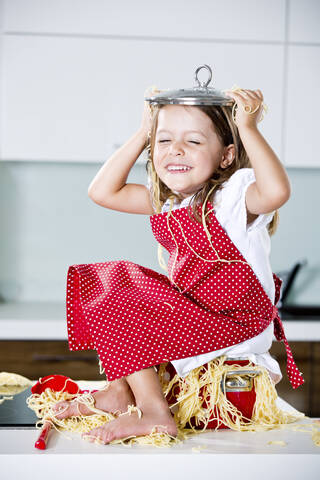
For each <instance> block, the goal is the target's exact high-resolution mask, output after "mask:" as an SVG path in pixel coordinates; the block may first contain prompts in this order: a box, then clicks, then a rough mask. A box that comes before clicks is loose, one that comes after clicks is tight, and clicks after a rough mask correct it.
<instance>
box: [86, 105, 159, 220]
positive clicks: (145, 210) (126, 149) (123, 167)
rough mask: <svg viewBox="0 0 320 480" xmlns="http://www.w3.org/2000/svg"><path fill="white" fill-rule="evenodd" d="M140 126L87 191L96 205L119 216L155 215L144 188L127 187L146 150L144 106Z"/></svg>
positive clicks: (133, 185)
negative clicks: (124, 214)
mask: <svg viewBox="0 0 320 480" xmlns="http://www.w3.org/2000/svg"><path fill="white" fill-rule="evenodd" d="M144 103H145V106H144V112H143V118H142V124H141V127H140V128H139V130H137V131H136V132H135V133H134V134H133V135H132V136H131V137H130V138H129V140H128V141H127V142H126V143H125V144H124V145H122V146H121V147H120V148H119V149H118V150H117V151H116V152H114V153H113V154H112V155H111V157H110V158H109V159H108V160H107V161H106V162H105V163H104V165H103V166H102V167H101V168H100V170H99V171H98V173H97V175H96V176H95V177H94V179H93V180H92V182H91V183H90V185H89V188H88V195H89V197H90V198H91V199H92V200H93V201H94V202H95V203H97V204H98V205H101V206H102V207H105V208H110V209H111V210H118V211H120V212H128V213H140V214H146V215H152V214H153V213H155V211H154V209H153V206H152V203H151V198H150V192H149V190H148V188H147V187H146V186H145V185H139V184H135V183H126V181H127V178H128V175H129V172H130V170H131V168H132V167H133V165H134V163H135V162H136V160H137V158H138V157H139V155H141V153H142V152H143V150H144V148H145V146H146V140H147V135H148V132H149V129H150V113H149V110H148V104H147V102H144Z"/></svg>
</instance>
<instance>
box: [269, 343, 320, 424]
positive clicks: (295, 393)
mask: <svg viewBox="0 0 320 480" xmlns="http://www.w3.org/2000/svg"><path fill="white" fill-rule="evenodd" d="M289 343H290V347H291V350H292V353H293V356H294V360H295V362H296V364H297V367H298V368H299V370H300V371H301V373H302V374H303V378H304V380H305V383H304V384H303V385H300V387H298V388H297V389H295V390H294V389H293V388H292V386H291V384H290V382H289V380H288V376H287V372H286V365H287V354H286V350H285V347H284V344H283V343H282V342H273V344H272V348H271V349H270V353H271V355H272V356H273V357H274V358H275V359H276V360H277V361H278V362H279V364H280V368H281V372H282V375H283V378H282V380H281V382H279V383H278V384H277V385H276V389H277V392H278V395H279V397H281V398H283V399H284V400H286V401H287V402H288V403H290V405H292V406H293V407H295V408H296V409H298V410H300V411H301V412H303V413H305V414H306V415H308V416H310V417H319V416H320V402H319V399H320V362H319V360H320V342H289Z"/></svg>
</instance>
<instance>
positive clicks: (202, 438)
mask: <svg viewBox="0 0 320 480" xmlns="http://www.w3.org/2000/svg"><path fill="white" fill-rule="evenodd" d="M78 383H79V385H80V387H81V388H90V389H92V388H97V387H98V384H99V382H87V381H82V382H78ZM278 404H279V406H280V407H281V408H282V409H284V410H286V411H294V409H293V408H292V407H291V406H290V405H289V404H288V403H287V402H285V401H284V400H282V399H280V398H279V399H278ZM314 420H315V419H311V418H308V417H305V418H302V419H301V420H299V421H298V422H296V423H295V425H297V424H300V425H301V424H311V423H312V422H313V421H314ZM37 435H38V432H37V430H36V429H35V428H28V429H27V428H15V427H11V428H9V427H4V428H0V464H1V478H2V479H3V480H9V479H10V480H11V479H12V478H19V477H20V476H21V477H23V478H32V479H36V478H41V479H43V478H45V479H46V480H51V479H55V480H56V479H57V478H60V477H61V476H62V474H64V475H65V476H66V477H67V478H73V476H76V477H77V480H78V479H82V478H85V479H86V480H87V478H88V477H89V476H90V478H92V476H93V475H95V474H104V475H107V477H108V479H110V478H111V479H113V478H116V479H117V480H121V479H126V480H127V479H128V478H148V479H150V478H152V480H157V479H159V480H160V479H161V480H163V479H164V478H165V477H166V476H167V477H168V478H176V477H178V476H179V477H182V478H183V479H194V478H195V476H206V478H214V477H215V476H216V474H221V476H222V475H223V478H224V479H226V480H227V479H231V478H232V479H233V480H234V478H235V475H236V478H237V479H240V480H241V479H246V480H247V479H248V478H254V477H256V476H257V477H259V480H264V479H268V480H270V478H275V479H278V478H285V477H287V476H288V472H290V479H299V480H300V479H301V478H308V480H311V479H313V478H318V477H316V474H319V470H320V447H317V446H316V445H315V444H314V443H313V441H312V438H311V434H310V433H305V432H298V431H293V430H292V427H291V428H290V427H288V428H287V427H286V428H285V429H279V430H278V429H276V430H271V431H267V432H256V433H252V432H235V431H232V430H220V431H217V432H214V431H208V432H204V433H201V434H199V435H198V436H195V437H193V438H189V439H188V440H185V441H184V442H182V443H181V444H178V445H173V446H172V447H166V448H156V447H152V446H141V445H134V446H132V447H128V446H123V445H97V444H93V443H89V442H86V441H84V440H83V439H82V438H81V437H80V435H78V434H70V433H69V432H67V435H68V437H70V438H71V440H68V439H67V438H66V437H65V436H64V435H62V434H59V433H58V432H56V431H52V432H51V433H50V437H49V441H48V448H47V449H46V450H37V449H36V448H34V442H35V440H36V438H37ZM270 441H284V442H285V445H283V446H282V445H268V442H270ZM3 472H4V476H3ZM69 475H70V476H69Z"/></svg>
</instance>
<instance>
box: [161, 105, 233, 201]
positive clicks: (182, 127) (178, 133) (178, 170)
mask: <svg viewBox="0 0 320 480" xmlns="http://www.w3.org/2000/svg"><path fill="white" fill-rule="evenodd" d="M229 147H231V146H229ZM229 147H224V146H223V144H222V142H221V140H220V139H219V137H218V136H217V134H216V132H215V130H214V125H213V123H212V120H211V119H210V118H209V117H208V116H207V115H206V114H205V113H204V112H202V111H201V110H200V109H199V108H197V107H194V106H189V105H166V106H165V107H163V108H161V110H160V111H159V115H158V126H157V131H156V138H155V146H154V152H153V161H154V167H155V170H156V172H157V174H158V176H159V177H160V179H161V180H162V182H163V183H164V184H165V185H167V187H169V188H170V189H171V190H172V191H175V192H179V193H180V194H181V195H182V196H183V197H184V198H185V197H188V196H189V195H191V194H193V193H195V192H196V191H197V190H199V188H200V187H202V186H203V185H204V183H205V182H206V181H207V180H208V179H209V178H210V177H211V176H212V174H213V173H214V172H215V170H216V169H217V168H218V167H219V165H222V166H226V165H227V164H226V163H222V160H223V156H224V154H225V153H226V150H228V148H229ZM232 147H233V145H232ZM229 153H230V152H229ZM229 158H231V157H230V155H229ZM225 161H227V160H225ZM231 162H232V159H231ZM231 162H230V161H229V164H230V163H231Z"/></svg>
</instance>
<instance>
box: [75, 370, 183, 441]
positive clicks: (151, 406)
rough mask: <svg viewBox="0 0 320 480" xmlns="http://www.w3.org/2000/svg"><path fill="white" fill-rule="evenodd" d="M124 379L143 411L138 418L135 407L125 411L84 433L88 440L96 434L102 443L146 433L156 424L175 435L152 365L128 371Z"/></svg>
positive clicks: (175, 430) (175, 429) (171, 417)
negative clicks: (132, 409) (128, 373)
mask: <svg viewBox="0 0 320 480" xmlns="http://www.w3.org/2000/svg"><path fill="white" fill-rule="evenodd" d="M126 379H127V382H128V384H129V386H130V387H131V390H132V392H133V394H134V396H135V399H136V406H137V407H138V408H139V409H140V410H141V412H142V417H141V418H139V416H138V412H136V411H133V412H131V414H130V415H129V414H128V413H126V414H123V415H120V416H119V417H118V418H116V419H115V420H112V421H111V422H108V423H105V424H104V425H102V426H101V427H98V428H94V429H93V430H91V431H90V432H88V433H86V434H83V436H86V435H88V440H89V441H94V440H95V438H98V439H99V440H101V441H102V442H103V443H109V442H111V441H112V440H116V439H118V438H126V437H129V436H132V435H136V436H141V435H148V434H150V433H151V431H152V429H153V427H154V426H155V425H158V427H157V429H156V431H157V432H167V433H168V434H169V435H172V436H176V435H177V433H178V431H177V426H176V423H175V420H174V418H173V416H172V414H171V412H170V409H169V406H168V403H167V401H166V399H165V397H164V394H163V392H162V389H161V385H160V382H159V378H158V375H157V373H156V371H155V370H154V368H153V367H149V368H145V369H143V370H140V371H139V372H135V373H133V374H131V375H128V376H127V377H126ZM94 437H95V438H94Z"/></svg>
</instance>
